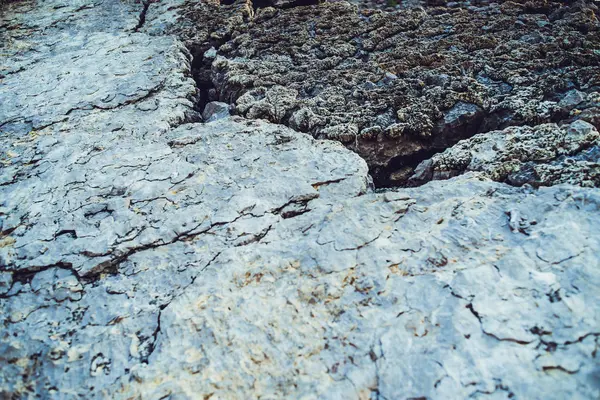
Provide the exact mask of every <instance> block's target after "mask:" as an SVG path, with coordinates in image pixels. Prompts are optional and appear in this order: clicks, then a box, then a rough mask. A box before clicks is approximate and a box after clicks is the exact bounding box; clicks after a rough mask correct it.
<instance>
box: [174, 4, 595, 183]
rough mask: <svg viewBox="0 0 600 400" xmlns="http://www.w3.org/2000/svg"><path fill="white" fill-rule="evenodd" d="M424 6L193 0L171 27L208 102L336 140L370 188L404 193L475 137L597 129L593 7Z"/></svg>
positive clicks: (556, 5)
mask: <svg viewBox="0 0 600 400" xmlns="http://www.w3.org/2000/svg"><path fill="white" fill-rule="evenodd" d="M280 3H281V4H280ZM429 3H431V4H434V5H436V6H430V7H425V8H410V9H406V10H402V12H397V13H386V12H382V11H374V10H358V9H357V8H356V7H355V6H352V5H350V4H348V3H346V2H333V3H323V4H320V5H314V6H307V7H293V8H288V6H289V4H288V3H286V2H277V1H275V2H272V4H271V3H268V2H265V4H263V2H254V3H253V2H251V1H250V0H238V1H236V2H234V3H233V4H232V5H224V4H219V3H218V2H211V1H206V2H194V3H192V4H188V5H187V7H186V13H185V14H184V17H183V18H182V20H180V21H179V25H178V26H177V29H176V31H177V32H179V33H180V34H182V35H183V37H184V38H185V41H186V43H187V44H188V46H189V47H190V48H191V49H192V53H193V54H194V57H195V62H194V71H195V78H196V80H197V81H198V82H200V86H201V87H204V88H205V89H206V91H205V92H204V96H205V98H206V99H207V101H208V100H217V99H218V100H221V101H225V102H230V103H234V104H235V106H236V111H237V113H238V114H240V115H244V116H246V117H248V118H265V119H268V120H270V121H272V122H276V123H282V124H285V125H288V126H290V127H292V128H293V129H295V130H298V131H301V132H308V133H310V134H312V135H313V136H315V137H316V138H327V139H333V140H337V141H340V142H342V143H344V144H345V145H346V147H348V148H350V149H352V150H353V151H355V152H357V153H358V154H360V155H361V157H363V158H364V159H365V160H366V161H367V164H368V165H369V167H370V171H371V174H372V176H373V178H374V180H375V183H376V185H377V186H390V185H391V186H394V185H404V184H406V183H407V180H408V178H409V177H410V176H411V175H412V173H413V171H414V168H415V167H416V166H417V165H418V164H419V162H421V161H423V160H425V159H427V158H429V157H431V156H432V155H433V154H434V153H437V152H441V151H443V150H444V149H446V148H448V147H450V146H452V145H454V144H455V143H456V142H458V141H459V140H461V139H465V138H468V137H471V136H473V135H475V134H477V133H483V132H489V131H493V130H498V129H504V128H506V127H508V126H515V125H516V126H521V125H527V126H535V125H537V124H540V123H549V122H554V123H558V124H568V123H570V122H572V121H573V120H577V119H581V120H584V121H587V122H590V123H592V124H593V125H595V126H596V128H598V127H599V126H600V120H598V115H599V114H600V112H599V107H600V103H598V99H599V96H600V95H599V93H598V92H600V81H599V80H598V77H599V76H600V68H599V67H598V65H600V23H599V21H598V19H597V13H598V8H597V5H596V2H593V1H575V2H571V1H569V2H563V1H528V2H512V1H499V2H495V3H494V2H489V1H473V2H462V3H456V2H446V1H441V2H429ZM446 3H449V4H446ZM471 3H472V4H471ZM267 5H271V6H268V7H266V6H267Z"/></svg>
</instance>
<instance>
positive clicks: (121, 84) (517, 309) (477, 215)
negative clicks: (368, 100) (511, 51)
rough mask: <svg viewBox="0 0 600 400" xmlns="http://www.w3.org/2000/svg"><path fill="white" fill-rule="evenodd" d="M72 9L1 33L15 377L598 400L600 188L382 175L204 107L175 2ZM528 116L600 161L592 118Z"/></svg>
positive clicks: (4, 246) (4, 277) (120, 391)
mask: <svg viewBox="0 0 600 400" xmlns="http://www.w3.org/2000/svg"><path fill="white" fill-rule="evenodd" d="M40 4H42V3H40ZM64 5H65V4H63V3H62V2H59V1H47V2H43V7H40V8H36V7H29V6H27V5H24V4H17V5H16V6H14V7H16V8H14V9H13V8H10V9H9V12H8V13H7V14H6V15H4V16H3V18H17V19H18V20H20V21H22V26H23V27H24V28H23V31H20V33H19V34H24V33H26V34H27V37H28V40H31V42H32V43H34V42H35V43H45V45H43V46H40V47H39V49H38V50H37V51H32V52H31V53H23V54H21V53H19V52H18V51H17V47H18V46H17V45H16V44H15V43H14V42H11V43H12V44H10V45H7V46H8V47H7V48H8V49H10V50H9V53H8V54H9V57H8V60H9V62H8V63H7V64H8V65H9V68H12V69H11V71H12V72H11V73H10V74H7V75H6V76H5V78H4V80H3V86H2V87H1V88H0V91H1V94H2V98H3V99H4V98H7V99H8V100H7V101H6V102H3V103H2V104H1V105H0V107H1V110H2V113H1V114H0V115H2V120H3V122H4V125H2V127H1V129H2V135H0V140H1V143H2V146H1V149H2V164H1V165H0V177H2V181H1V184H0V227H1V228H0V319H1V323H2V331H1V332H0V369H1V371H2V372H1V373H0V395H1V397H3V398H4V397H7V398H33V397H36V396H39V397H42V398H58V399H63V398H64V399H69V398H74V397H80V398H115V399H128V398H152V399H153V398H165V397H167V396H168V397H170V398H190V399H195V398H204V397H206V398H249V397H252V398H254V397H263V398H306V399H310V398H324V399H338V398H348V399H352V398H355V399H371V398H372V399H377V398H384V399H392V398H419V397H427V398H432V399H435V398H439V399H462V398H468V397H472V398H482V397H489V398H501V397H514V398H543V399H560V398H597V397H598V395H599V394H600V392H599V391H600V387H599V386H598V379H597V378H598V376H599V374H600V364H599V363H598V359H597V357H596V356H595V354H596V352H597V348H598V345H599V343H598V341H599V337H600V293H599V291H598V290H597V288H598V286H600V273H599V271H598V255H597V249H598V248H600V235H599V234H598V226H599V222H600V216H599V214H598V208H599V206H600V191H599V190H598V189H595V188H581V187H575V186H571V185H558V186H553V187H548V188H539V189H533V188H530V187H524V188H515V187H511V186H508V185H505V184H502V183H497V182H493V181H491V180H489V179H487V178H486V177H485V176H484V175H485V171H484V172H483V173H473V172H467V173H466V174H464V175H462V176H460V177H455V178H453V179H450V180H448V181H443V182H431V183H429V184H427V185H424V186H422V187H419V188H413V189H401V190H393V191H392V190H390V191H384V192H381V193H374V192H372V191H371V189H370V187H371V181H370V178H369V176H368V171H367V166H366V164H365V162H364V161H363V160H361V159H360V158H359V157H358V156H357V155H355V154H353V153H351V152H349V151H348V150H346V149H345V148H344V147H343V146H342V145H341V144H339V143H337V142H331V141H326V140H324V141H319V140H314V139H313V138H311V137H309V136H307V135H303V134H301V133H298V132H296V131H293V130H291V129H288V128H285V127H282V126H279V125H273V124H269V123H266V122H264V121H260V120H255V121H253V120H245V119H241V118H238V117H232V118H226V119H220V120H218V121H214V122H211V123H208V124H198V123H189V122H190V121H193V120H196V119H197V115H195V112H194V111H193V105H194V104H193V99H194V96H195V93H196V88H195V85H194V82H193V80H192V79H191V78H190V77H189V70H190V59H189V57H188V53H187V52H186V50H185V49H184V48H183V47H182V46H181V44H180V43H179V42H178V41H177V40H176V39H175V38H172V37H169V36H164V35H162V36H161V35H160V34H159V33H160V32H162V31H163V30H164V29H165V28H164V24H167V23H172V21H169V20H168V19H165V18H167V17H165V15H176V14H169V13H167V12H158V11H156V10H154V11H153V7H157V10H161V9H164V8H168V6H167V5H165V4H164V3H160V4H156V3H152V4H150V8H149V10H148V13H147V15H149V16H152V15H156V16H157V17H156V19H153V18H152V17H148V21H147V22H146V24H147V25H148V26H143V27H141V28H140V29H138V32H132V28H133V27H135V25H136V23H137V21H138V16H139V15H138V12H139V11H140V10H139V9H138V10H136V12H135V13H134V12H132V11H131V9H130V6H131V4H129V3H126V2H123V3H121V2H116V1H115V2H112V1H106V2H102V3H94V4H93V5H94V12H96V13H98V15H106V16H111V15H114V18H112V19H110V21H107V22H106V25H105V26H104V25H102V23H101V20H100V22H98V21H96V22H94V23H92V22H89V23H88V24H86V23H85V22H83V21H80V20H79V18H77V17H78V16H80V15H81V16H82V17H83V16H86V17H88V18H89V19H91V16H90V15H89V14H88V13H89V12H90V11H89V10H90V9H91V8H90V7H91V4H90V5H89V7H83V8H82V9H81V10H80V11H77V8H73V7H69V6H68V5H67V6H65V7H62V6H64ZM138 6H141V5H139V4H138ZM11 7H13V6H12V5H11ZM52 7H56V10H58V11H57V12H56V13H52V12H49V9H52ZM138 8H139V7H138ZM10 10H12V11H10ZM60 10H62V11H60ZM169 12H171V13H175V11H173V10H171V11H169ZM78 13H83V14H78ZM159 16H160V17H159ZM132 22H133V24H132ZM115 27H119V28H121V29H120V30H115ZM146 28H147V31H148V32H146ZM3 29H4V28H3ZM69 29H72V31H73V32H74V33H75V36H74V39H73V40H74V42H65V41H62V40H61V39H62V38H63V36H62V35H64V34H66V33H65V32H66V31H68V30H69ZM149 33H152V34H155V35H156V36H151V35H150V34H149ZM54 41H56V43H54V44H52V43H53V42H54ZM71 57H72V58H71ZM149 57H150V58H149ZM34 59H35V60H34ZM70 59H72V60H74V61H73V62H66V61H65V60H70ZM34 61H35V62H34ZM59 62H62V65H60V66H59V65H56V63H59ZM32 63H35V64H37V65H38V66H39V67H40V68H39V69H37V76H38V77H39V79H38V80H37V81H36V82H37V84H36V85H28V84H27V83H28V82H30V81H29V79H31V78H32V76H34V73H33V71H32V70H31V65H33V64H32ZM19 65H22V66H24V67H23V69H22V70H20V68H19V67H18V66H19ZM42 67H43V68H42ZM56 74H61V75H60V76H61V80H60V81H57V79H56ZM9 88H10V89H11V90H15V91H9ZM269 96H270V97H269V100H268V101H267V102H265V103H264V104H263V106H264V107H266V109H268V111H269V112H274V113H276V114H277V113H279V112H284V111H283V110H286V107H287V103H286V98H287V95H286V92H285V90H281V89H277V90H274V91H273V92H272V93H271V94H270V95H269ZM61 99H62V102H61V101H60V100H61ZM278 99H279V100H278ZM103 104H108V106H106V107H104V106H103ZM73 107H75V108H76V109H72V108H73ZM252 107H257V105H256V104H254V103H253V105H252ZM261 107H262V106H261ZM270 107H272V108H270ZM36 110H39V112H36ZM69 110H71V111H69ZM257 110H258V108H257ZM261 112H262V111H261ZM257 113H258V111H257ZM300 120H301V119H300V118H299V121H300ZM46 122H51V124H50V125H48V126H45V127H44V124H46ZM346 128H348V127H346ZM535 129H539V130H540V133H541V132H547V130H548V129H549V130H550V131H551V132H558V131H560V136H558V135H555V136H550V137H549V138H548V139H547V140H548V141H553V140H554V141H556V142H558V141H559V139H560V146H558V147H557V148H558V150H557V152H561V153H560V154H559V156H560V155H563V154H564V155H567V154H568V153H570V152H573V151H575V152H579V153H578V154H583V153H584V152H585V151H591V153H590V154H587V153H586V155H585V156H583V155H582V157H584V158H585V157H594V155H593V154H595V153H593V151H592V150H590V149H592V148H590V149H587V150H585V149H584V147H585V146H587V144H590V145H592V144H593V143H596V142H595V141H596V140H597V131H595V130H594V129H591V128H589V127H588V126H587V125H584V124H582V123H574V124H572V125H571V126H570V127H568V128H564V129H563V128H558V127H555V126H546V127H545V126H542V127H539V128H535ZM535 129H534V130H533V131H534V132H533V133H531V132H530V133H531V135H532V136H531V137H532V143H538V142H539V140H538V139H539V137H538V136H539V135H538V136H536V132H538V131H537V130H535ZM350 131H351V132H352V130H351V129H350ZM504 133H506V132H504ZM584 144H585V146H584ZM539 147H540V148H541V150H540V151H550V150H548V149H549V148H550V144H548V146H546V147H543V146H539ZM592 153H593V154H592ZM552 156H553V157H555V156H556V154H554V153H552Z"/></svg>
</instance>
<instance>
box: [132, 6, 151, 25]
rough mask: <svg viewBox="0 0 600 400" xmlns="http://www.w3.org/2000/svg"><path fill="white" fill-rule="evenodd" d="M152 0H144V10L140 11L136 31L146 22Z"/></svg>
mask: <svg viewBox="0 0 600 400" xmlns="http://www.w3.org/2000/svg"><path fill="white" fill-rule="evenodd" d="M150 1H151V0H145V1H142V11H141V12H140V16H139V19H138V23H137V25H136V26H135V28H133V31H134V32H137V31H139V30H140V29H141V28H142V27H143V26H144V24H145V23H146V14H147V13H148V8H149V7H150Z"/></svg>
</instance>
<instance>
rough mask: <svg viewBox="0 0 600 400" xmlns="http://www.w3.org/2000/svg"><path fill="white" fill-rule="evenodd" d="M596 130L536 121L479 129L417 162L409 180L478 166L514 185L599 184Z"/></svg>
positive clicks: (584, 125) (582, 123)
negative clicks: (527, 124) (485, 130)
mask: <svg viewBox="0 0 600 400" xmlns="http://www.w3.org/2000/svg"><path fill="white" fill-rule="evenodd" d="M599 153H600V135H599V134H598V131H597V130H596V128H595V127H594V126H593V125H591V124H589V123H587V122H585V121H581V120H578V121H575V122H573V123H571V124H570V125H563V126H562V127H559V126H557V125H556V124H542V125H537V126H535V127H533V128H530V127H513V128H507V129H505V130H504V131H495V132H489V133H486V134H479V135H476V136H474V137H473V138H471V139H467V140H463V141H461V142H459V143H458V144H457V145H455V146H453V147H451V148H450V149H448V150H446V151H444V152H443V153H440V154H436V155H435V156H433V157H432V158H431V159H429V160H426V161H423V162H422V163H421V164H419V166H418V167H417V168H416V171H415V174H414V176H412V180H413V181H415V182H419V183H422V182H427V181H429V180H432V179H447V178H450V177H452V176H456V175H459V174H462V173H464V172H465V171H482V172H484V173H485V175H486V176H488V177H490V178H491V179H493V180H495V181H500V182H507V183H510V184H512V185H516V186H520V185H524V184H530V185H534V186H539V185H543V186H551V185H555V184H558V183H570V184H573V185H580V186H590V187H594V186H596V187H598V186H600V164H599V163H598V159H599V156H600V154H599Z"/></svg>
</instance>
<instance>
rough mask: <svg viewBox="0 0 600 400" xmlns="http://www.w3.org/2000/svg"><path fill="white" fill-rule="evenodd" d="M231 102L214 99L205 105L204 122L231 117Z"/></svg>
mask: <svg viewBox="0 0 600 400" xmlns="http://www.w3.org/2000/svg"><path fill="white" fill-rule="evenodd" d="M229 115H230V114H229V104H226V103H220V102H218V101H213V102H210V103H208V104H207V105H206V106H205V107H204V111H203V112H202V119H203V120H204V122H212V121H216V120H219V119H223V118H227V117H229Z"/></svg>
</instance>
